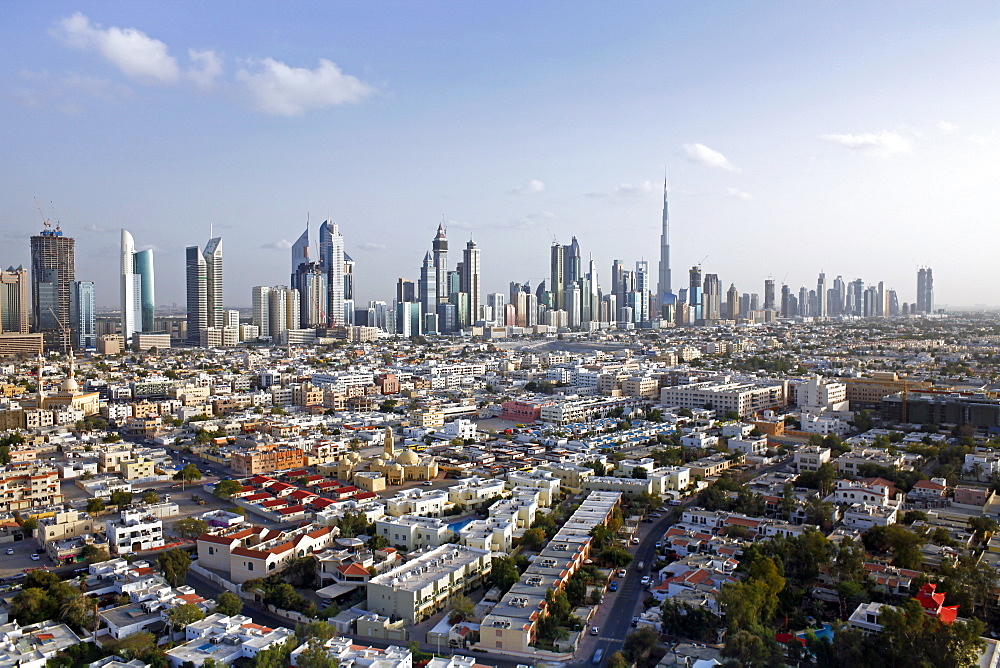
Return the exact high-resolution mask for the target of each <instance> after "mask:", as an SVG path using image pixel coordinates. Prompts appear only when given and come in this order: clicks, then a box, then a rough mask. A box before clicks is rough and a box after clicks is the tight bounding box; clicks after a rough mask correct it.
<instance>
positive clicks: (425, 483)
mask: <svg viewBox="0 0 1000 668" xmlns="http://www.w3.org/2000/svg"><path fill="white" fill-rule="evenodd" d="M420 484H421V485H423V486H424V487H430V486H431V485H433V484H434V483H433V482H431V481H430V480H424V481H423V482H422V483H420Z"/></svg>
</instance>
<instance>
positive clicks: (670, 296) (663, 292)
mask: <svg viewBox="0 0 1000 668" xmlns="http://www.w3.org/2000/svg"><path fill="white" fill-rule="evenodd" d="M659 278H660V282H659V284H658V285H657V286H656V296H657V302H658V304H659V307H660V310H661V311H660V313H661V315H662V309H663V307H664V306H665V305H667V304H673V303H674V291H673V289H672V288H671V286H670V215H669V213H668V212H667V177H666V175H664V176H663V230H662V232H660V277H659Z"/></svg>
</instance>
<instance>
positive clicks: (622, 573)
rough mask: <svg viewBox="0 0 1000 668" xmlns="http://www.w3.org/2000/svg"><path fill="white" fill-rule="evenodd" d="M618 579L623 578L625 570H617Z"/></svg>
mask: <svg viewBox="0 0 1000 668" xmlns="http://www.w3.org/2000/svg"><path fill="white" fill-rule="evenodd" d="M618 577H620V578H623V577H625V569H624V568H619V569H618Z"/></svg>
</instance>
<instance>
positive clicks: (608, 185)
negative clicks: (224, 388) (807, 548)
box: [0, 2, 1000, 306]
mask: <svg viewBox="0 0 1000 668" xmlns="http://www.w3.org/2000/svg"><path fill="white" fill-rule="evenodd" d="M998 24H1000V5H997V4H995V3H973V2H970V3H921V2H905V3H904V2H884V3H868V2H856V3H855V2H837V3H805V2H757V3H736V2H716V3H695V2H649V3H646V2H626V3H614V4H612V3H590V2H536V3H528V2H513V3H490V2H365V3H357V2H351V3H347V2H345V3H329V2H322V3H311V2H296V3H273V2H258V3H254V2H240V3H235V2H211V3H189V2H161V3H120V2H115V3H99V2H98V3H93V2H92V3H83V4H78V3H62V2H45V3H12V2H8V3H2V4H0V63H2V64H0V81H2V88H0V104H2V108H3V110H4V113H3V116H2V119H3V122H2V123H0V140H2V145H3V147H4V151H3V156H4V157H3V160H0V179H2V181H3V183H4V187H3V188H0V226H2V227H0V234H2V240H3V242H4V243H3V246H2V247H3V251H2V252H0V264H3V265H4V266H7V265H9V264H18V263H25V264H27V261H28V241H27V237H28V236H30V235H31V234H33V233H35V232H37V231H38V230H39V229H40V227H41V220H40V218H39V215H38V212H37V211H36V210H35V204H34V200H33V199H32V198H33V197H38V199H39V200H40V201H41V202H42V207H43V210H44V211H45V214H46V216H52V212H53V211H54V212H55V215H54V217H55V218H57V219H58V220H60V221H61V222H62V226H63V229H64V231H65V232H66V233H67V234H69V235H72V236H74V237H76V239H77V276H78V278H81V279H89V280H94V281H95V282H96V283H97V290H98V302H99V304H102V305H114V304H116V303H117V301H118V290H117V279H116V275H115V268H116V264H117V257H116V254H117V243H118V232H117V231H118V229H119V228H120V227H125V228H127V229H128V230H130V231H131V232H132V234H133V236H134V237H135V240H136V244H137V246H138V247H140V248H142V247H153V248H154V249H155V254H156V270H157V292H158V295H157V296H158V302H160V303H164V304H170V303H171V302H177V303H178V304H179V305H183V248H184V247H185V246H187V245H192V244H199V245H204V243H205V241H206V240H207V238H208V234H209V226H210V225H214V228H215V231H216V233H217V234H221V235H222V236H223V238H224V248H225V257H226V264H227V266H226V301H227V304H229V305H232V306H241V305H247V304H249V301H250V288H251V287H252V286H253V285H261V284H268V285H274V284H282V283H287V281H288V272H289V264H290V252H289V251H288V250H287V249H286V247H287V246H288V245H289V244H288V242H290V241H293V240H294V239H295V238H296V237H297V236H298V235H299V234H300V232H301V230H302V228H303V226H304V224H305V220H306V215H307V214H309V216H310V218H311V220H312V221H313V222H314V224H315V225H316V226H318V224H319V222H321V221H322V220H323V219H324V218H325V217H327V216H328V215H329V216H332V218H333V219H334V220H335V221H337V222H338V223H339V224H340V226H341V230H342V231H343V233H344V236H345V242H346V248H347V251H348V252H349V253H350V254H351V255H352V256H353V257H354V259H355V260H356V261H357V273H358V276H357V284H358V295H357V296H358V298H359V301H367V300H368V299H386V300H388V299H391V298H392V295H393V285H394V284H395V280H396V278H397V277H399V276H405V277H407V278H410V279H414V280H415V279H416V278H417V275H418V267H419V264H420V261H421V260H422V258H423V254H424V252H425V250H426V249H428V248H429V246H430V240H431V239H432V237H433V235H434V232H435V229H436V227H437V224H438V223H439V222H440V221H441V220H442V218H443V219H444V220H446V221H447V222H448V228H449V239H450V241H451V247H452V249H453V253H452V258H453V263H454V261H455V260H456V259H457V258H456V256H457V255H458V252H457V251H458V249H460V248H461V247H463V246H464V242H465V241H466V240H467V239H468V238H469V236H470V235H471V236H472V237H473V238H475V240H476V242H477V244H478V245H479V247H480V248H481V250H482V266H483V287H484V291H486V292H495V291H501V292H506V290H507V285H508V283H509V282H510V281H511V280H519V281H524V280H531V282H532V284H537V282H538V281H539V280H541V279H542V278H544V277H545V275H546V273H547V266H548V263H547V258H548V246H549V244H550V243H551V241H552V239H553V238H556V239H558V240H559V241H560V242H562V243H568V242H569V241H570V237H571V236H572V235H574V234H575V235H576V236H577V237H578V239H579V241H580V245H581V247H582V249H583V252H584V254H585V256H586V255H587V254H588V253H593V254H594V259H595V260H596V262H597V266H598V270H599V273H600V276H601V282H602V284H604V285H605V286H607V284H608V283H609V281H608V279H607V277H608V275H609V273H610V265H611V262H612V261H613V260H615V259H621V260H623V261H625V262H630V263H631V262H634V261H635V260H638V259H640V258H645V259H647V260H650V261H651V268H653V267H655V260H656V259H657V252H658V251H657V248H658V241H659V240H658V234H659V218H660V190H661V187H662V179H663V172H664V169H666V170H667V171H668V173H669V177H670V184H671V220H672V231H673V235H672V240H671V244H672V251H673V259H672V266H673V273H674V287H675V288H676V287H681V286H683V284H684V282H686V269H687V268H688V267H690V266H691V265H692V264H694V263H696V262H698V261H700V260H701V259H702V258H703V257H705V260H704V263H703V269H704V271H705V272H706V273H717V274H719V276H720V278H721V280H722V282H723V284H724V286H723V287H724V289H725V288H728V286H729V284H730V283H735V284H736V286H737V288H738V289H739V290H740V291H742V292H763V280H764V279H765V278H766V277H767V276H768V275H771V276H773V277H774V278H775V279H776V280H777V281H778V282H779V283H780V282H781V281H782V280H787V282H788V283H789V284H790V285H791V286H792V288H793V290H797V288H798V286H800V285H807V286H809V287H814V286H815V282H816V274H817V273H818V272H819V271H820V270H825V272H826V273H827V277H828V282H829V281H832V279H833V278H834V277H835V276H837V275H838V274H841V275H843V276H844V278H845V279H846V280H853V279H854V278H863V279H865V280H866V281H868V282H878V281H880V280H882V281H885V282H886V284H887V285H888V286H891V287H895V288H896V289H897V290H898V291H899V296H900V300H901V301H905V302H910V301H913V300H914V299H915V295H914V293H915V284H916V278H915V276H916V267H917V265H920V264H927V265H930V266H932V267H933V268H934V273H935V279H936V281H935V283H936V298H937V301H938V303H939V304H951V305H972V304H986V305H990V306H993V305H997V304H1000V286H998V284H997V282H996V281H995V280H993V275H992V273H993V272H992V268H993V255H994V254H995V248H996V244H995V242H994V230H995V229H996V222H995V218H996V211H997V210H998V208H1000V207H998V206H997V204H996V202H995V201H994V200H995V199H996V195H995V193H997V192H1000V189H998V188H997V187H996V185H995V184H996V183H998V182H1000V160H998V159H997V157H996V156H997V149H998V147H1000V133H998V127H997V125H998V123H1000V121H998V120H997V119H998V118H1000V114H998V113H997V112H998V107H1000V104H998V103H1000V86H998V85H997V84H998V78H1000V71H998V70H997V68H996V63H997V61H998V59H1000V42H998V41H997V40H996V38H995V36H996V35H997V34H998V33H1000V30H998V28H1000V25H998ZM50 202H51V203H52V204H51V205H50ZM706 256H707V257H706Z"/></svg>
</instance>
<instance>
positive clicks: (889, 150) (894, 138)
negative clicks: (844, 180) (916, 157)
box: [819, 130, 913, 158]
mask: <svg viewBox="0 0 1000 668" xmlns="http://www.w3.org/2000/svg"><path fill="white" fill-rule="evenodd" d="M819 138H820V139H822V140H824V141H828V142H832V143H834V144H837V145H838V146H843V147H844V148H847V149H850V150H852V151H858V152H860V153H867V154H869V155H874V156H877V157H880V158H885V157H888V156H890V155H895V154H904V153H912V152H913V142H912V141H910V140H909V139H907V138H906V137H904V136H903V135H901V134H899V133H898V132H889V131H888V130H882V131H881V132H866V133H864V134H859V135H848V134H842V135H820V137H819Z"/></svg>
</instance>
